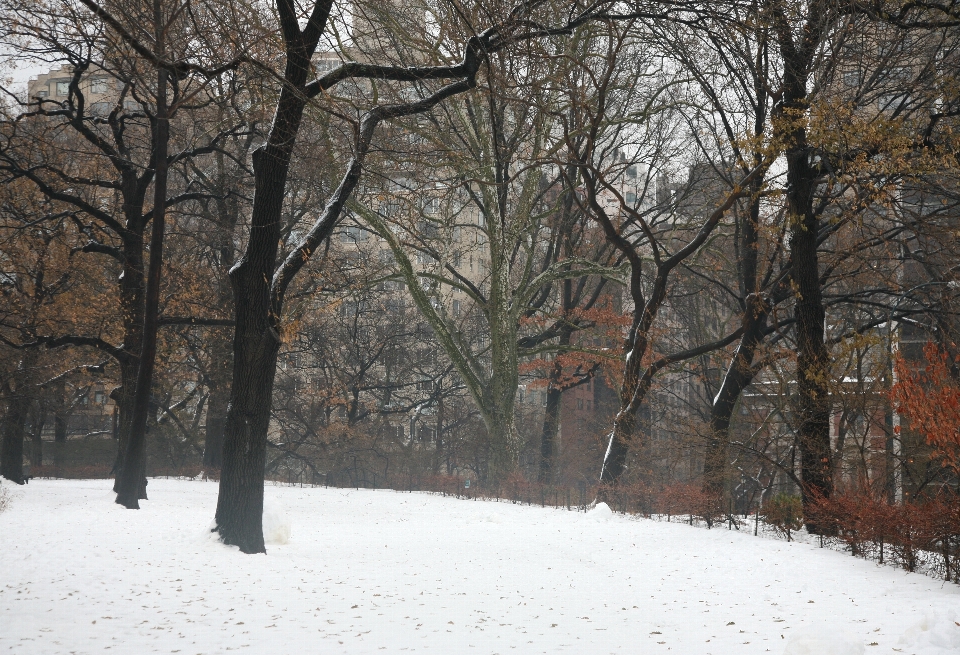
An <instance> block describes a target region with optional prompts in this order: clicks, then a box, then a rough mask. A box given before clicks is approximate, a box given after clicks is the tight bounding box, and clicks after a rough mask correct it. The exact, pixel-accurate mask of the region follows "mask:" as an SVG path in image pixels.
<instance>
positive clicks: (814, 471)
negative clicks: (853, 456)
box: [787, 147, 833, 532]
mask: <svg viewBox="0 0 960 655" xmlns="http://www.w3.org/2000/svg"><path fill="white" fill-rule="evenodd" d="M811 157H812V152H811V150H810V149H809V148H807V147H794V148H791V149H789V150H788V151H787V200H788V204H789V210H790V221H791V225H790V257H791V260H792V267H793V268H792V270H793V275H792V280H793V286H794V289H795V293H796V301H795V304H794V316H795V318H796V322H797V372H796V377H797V394H796V400H795V403H796V404H795V409H794V413H795V420H796V429H797V441H798V445H799V448H800V474H801V480H802V482H803V488H802V490H801V494H802V497H803V505H804V508H809V507H810V505H811V503H812V502H813V501H814V500H815V499H816V498H817V497H827V498H829V497H830V496H831V495H832V493H833V480H832V476H831V468H832V467H831V465H830V386H829V376H830V358H829V353H828V352H827V348H826V345H825V343H824V319H825V311H824V307H823V296H822V290H821V288H820V265H819V253H818V244H817V234H818V229H819V227H820V221H819V220H818V217H817V216H816V215H815V214H814V209H813V191H814V186H815V173H814V171H813V170H811ZM807 529H808V530H810V531H811V532H817V531H818V529H817V526H816V525H814V524H812V523H810V522H808V524H807Z"/></svg>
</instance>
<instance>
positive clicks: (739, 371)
mask: <svg viewBox="0 0 960 655" xmlns="http://www.w3.org/2000/svg"><path fill="white" fill-rule="evenodd" d="M745 312H746V313H745V315H744V333H743V336H742V337H740V343H739V344H738V345H737V350H736V352H735V353H734V355H733V361H731V362H730V366H729V368H728V369H727V373H726V375H724V377H723V382H722V383H721V385H720V390H719V391H718V392H717V395H716V397H715V398H714V399H713V405H711V407H710V426H709V430H710V432H709V441H708V442H707V450H706V453H705V456H704V462H703V487H704V491H705V492H707V493H709V494H712V495H724V496H727V495H728V494H729V488H728V485H727V483H728V481H729V476H728V472H727V467H728V465H729V461H730V453H729V446H730V421H731V419H732V417H733V410H734V408H735V407H736V405H737V400H738V399H739V398H740V396H741V394H742V393H743V390H744V389H746V388H747V385H749V384H750V382H751V381H752V380H753V376H754V371H753V368H752V367H753V359H754V356H755V354H756V351H757V347H758V346H759V345H760V342H761V340H762V339H763V330H764V328H765V327H766V323H767V308H766V307H765V306H764V305H763V301H762V300H761V299H760V298H759V296H758V295H757V294H755V293H754V294H751V295H750V296H748V297H747V303H746V310H745Z"/></svg>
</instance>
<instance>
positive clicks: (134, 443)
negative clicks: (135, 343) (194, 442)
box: [117, 0, 170, 509]
mask: <svg viewBox="0 0 960 655" xmlns="http://www.w3.org/2000/svg"><path fill="white" fill-rule="evenodd" d="M154 21H155V23H156V25H157V28H158V30H159V29H160V25H162V16H161V13H160V0H154ZM161 45H162V42H161ZM161 52H162V48H161ZM166 95H167V71H166V69H163V68H161V69H159V70H158V71H157V114H156V118H155V128H154V131H155V133H154V154H153V161H154V166H155V168H156V174H155V176H154V183H153V184H154V198H153V216H152V219H151V220H152V221H153V226H152V232H151V236H150V268H149V270H148V273H147V296H146V304H145V306H144V321H143V345H142V346H141V350H140V366H139V370H138V372H137V388H136V392H135V394H134V399H133V409H132V412H131V421H130V436H129V439H128V441H127V447H126V450H125V451H124V458H123V469H122V470H121V472H120V476H119V484H118V486H119V489H118V490H117V503H118V504H120V505H123V506H124V507H126V508H127V509H140V503H139V502H138V501H139V499H140V498H146V466H147V448H146V432H147V415H148V414H149V411H150V391H151V388H152V386H153V369H154V365H155V363H156V356H157V328H158V318H159V307H160V274H161V266H162V263H163V236H164V235H163V233H164V222H165V221H164V214H165V205H166V202H167V143H168V141H169V134H170V123H169V120H168V116H167V98H166Z"/></svg>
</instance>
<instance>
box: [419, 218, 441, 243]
mask: <svg viewBox="0 0 960 655" xmlns="http://www.w3.org/2000/svg"><path fill="white" fill-rule="evenodd" d="M417 229H418V230H419V231H420V235H421V236H422V237H423V238H424V239H436V238H438V237H439V236H440V228H439V227H438V226H437V224H436V223H434V222H433V221H420V223H419V224H418V225H417Z"/></svg>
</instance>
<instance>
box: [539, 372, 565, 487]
mask: <svg viewBox="0 0 960 655" xmlns="http://www.w3.org/2000/svg"><path fill="white" fill-rule="evenodd" d="M559 366H560V365H559V364H554V370H553V371H552V372H551V374H550V382H549V384H548V386H547V406H546V407H545V408H544V410H543V429H542V431H541V432H540V471H539V473H538V475H537V481H538V482H540V483H542V484H550V483H551V482H552V481H553V478H554V475H555V474H556V470H555V469H556V455H557V453H556V440H557V432H558V431H559V429H560V408H561V403H562V401H563V389H561V388H560V386H559V376H558V375H557V374H556V369H557V368H559ZM555 378H556V379H555Z"/></svg>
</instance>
